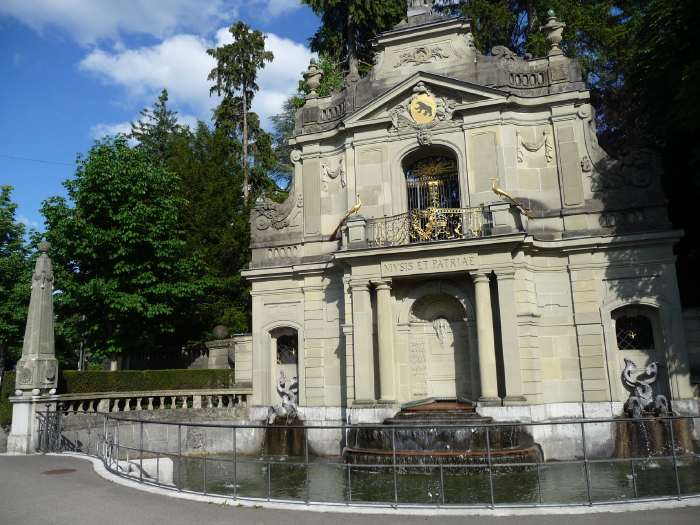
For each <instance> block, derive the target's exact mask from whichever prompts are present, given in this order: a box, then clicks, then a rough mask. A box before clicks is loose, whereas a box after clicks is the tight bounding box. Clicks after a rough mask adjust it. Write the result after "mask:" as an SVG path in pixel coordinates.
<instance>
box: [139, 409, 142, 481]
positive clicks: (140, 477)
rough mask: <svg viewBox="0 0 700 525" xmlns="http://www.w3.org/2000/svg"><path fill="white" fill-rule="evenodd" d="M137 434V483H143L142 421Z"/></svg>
mask: <svg viewBox="0 0 700 525" xmlns="http://www.w3.org/2000/svg"><path fill="white" fill-rule="evenodd" d="M139 432H140V435H139V482H141V483H143V421H141V428H140V431H139Z"/></svg>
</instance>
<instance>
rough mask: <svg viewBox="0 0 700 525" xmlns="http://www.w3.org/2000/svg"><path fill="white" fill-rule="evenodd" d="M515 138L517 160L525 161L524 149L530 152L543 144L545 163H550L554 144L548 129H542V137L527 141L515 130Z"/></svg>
mask: <svg viewBox="0 0 700 525" xmlns="http://www.w3.org/2000/svg"><path fill="white" fill-rule="evenodd" d="M515 135H516V139H517V148H518V162H520V163H522V162H524V161H525V151H524V150H527V151H529V152H531V153H535V152H536V151H539V150H540V149H541V148H542V147H543V146H544V156H545V158H546V159H547V164H550V163H551V162H552V161H553V160H554V145H553V144H552V136H551V134H550V132H549V130H543V131H542V138H541V139H540V140H538V141H535V142H528V141H526V140H525V139H523V136H522V135H521V134H520V132H519V131H516V132H515Z"/></svg>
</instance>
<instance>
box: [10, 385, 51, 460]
mask: <svg viewBox="0 0 700 525" xmlns="http://www.w3.org/2000/svg"><path fill="white" fill-rule="evenodd" d="M10 401H12V429H11V430H10V435H9V436H8V438H7V453H8V454H32V453H34V451H35V450H36V447H37V443H38V428H37V427H38V423H37V421H36V412H37V406H38V407H41V406H42V405H41V402H40V401H38V400H37V398H27V399H22V398H17V397H15V398H10ZM39 410H41V408H39Z"/></svg>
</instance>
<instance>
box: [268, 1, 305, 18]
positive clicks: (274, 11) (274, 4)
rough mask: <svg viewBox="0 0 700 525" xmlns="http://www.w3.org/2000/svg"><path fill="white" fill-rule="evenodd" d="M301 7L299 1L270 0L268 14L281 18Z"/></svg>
mask: <svg viewBox="0 0 700 525" xmlns="http://www.w3.org/2000/svg"><path fill="white" fill-rule="evenodd" d="M299 7H301V2H300V1H299V0H268V2H267V9H266V11H267V14H268V15H270V16H279V15H284V14H286V13H289V12H291V11H294V10H295V9H298V8H299Z"/></svg>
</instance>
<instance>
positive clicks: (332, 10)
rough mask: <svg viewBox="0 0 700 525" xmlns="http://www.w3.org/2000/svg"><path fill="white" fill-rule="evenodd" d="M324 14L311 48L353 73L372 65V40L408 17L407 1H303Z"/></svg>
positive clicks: (320, 15) (356, 73)
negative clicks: (340, 63) (341, 64)
mask: <svg viewBox="0 0 700 525" xmlns="http://www.w3.org/2000/svg"><path fill="white" fill-rule="evenodd" d="M302 3H304V4H306V5H308V6H309V7H311V9H312V10H313V12H314V13H316V15H318V16H319V17H321V26H320V27H319V28H318V30H317V31H316V33H315V34H314V36H313V37H312V38H311V49H312V50H313V51H316V52H317V53H319V55H325V56H327V57H329V58H331V59H332V60H334V61H336V62H342V63H344V64H345V66H346V70H347V71H348V72H349V73H350V75H351V76H357V75H358V74H359V72H360V66H363V69H365V70H366V69H368V68H371V65H372V63H373V62H372V53H371V44H370V42H371V40H372V39H373V38H374V37H375V35H376V34H377V33H380V32H382V31H385V30H387V29H391V28H392V27H393V26H395V25H396V24H398V23H399V22H400V21H401V20H402V19H403V18H405V17H406V7H407V3H406V0H382V1H381V2H372V1H367V0H302Z"/></svg>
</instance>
